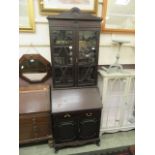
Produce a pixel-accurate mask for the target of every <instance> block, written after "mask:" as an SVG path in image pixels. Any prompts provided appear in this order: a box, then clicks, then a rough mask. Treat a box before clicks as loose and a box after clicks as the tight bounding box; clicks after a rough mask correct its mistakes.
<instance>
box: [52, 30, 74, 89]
mask: <svg viewBox="0 0 155 155" xmlns="http://www.w3.org/2000/svg"><path fill="white" fill-rule="evenodd" d="M51 37H52V38H51V44H52V52H51V53H52V65H53V75H54V76H53V84H54V87H72V86H74V85H75V80H74V79H75V78H74V77H75V73H74V72H75V71H74V52H73V51H74V31H72V30H53V31H52V34H51Z"/></svg>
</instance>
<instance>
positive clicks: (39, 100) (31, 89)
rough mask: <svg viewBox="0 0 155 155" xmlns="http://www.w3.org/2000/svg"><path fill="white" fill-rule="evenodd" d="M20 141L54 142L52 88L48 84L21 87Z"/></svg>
mask: <svg viewBox="0 0 155 155" xmlns="http://www.w3.org/2000/svg"><path fill="white" fill-rule="evenodd" d="M19 112H20V116H19V143H20V144H27V143H32V142H40V141H48V142H49V144H50V143H51V142H52V141H51V140H52V132H51V113H50V88H49V86H48V85H32V86H26V87H20V94H19Z"/></svg>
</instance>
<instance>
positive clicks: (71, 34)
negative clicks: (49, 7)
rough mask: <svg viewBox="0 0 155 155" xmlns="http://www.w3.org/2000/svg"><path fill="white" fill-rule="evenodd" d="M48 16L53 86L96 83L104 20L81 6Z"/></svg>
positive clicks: (80, 85) (90, 84)
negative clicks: (102, 22)
mask: <svg viewBox="0 0 155 155" xmlns="http://www.w3.org/2000/svg"><path fill="white" fill-rule="evenodd" d="M47 18H48V21H49V31H50V48H51V58H52V76H53V87H54V88H64V87H82V86H94V85H96V84H97V65H98V50H99V36H100V29H101V20H102V19H101V18H100V17H96V16H93V15H91V14H89V13H83V12H81V11H80V10H79V9H78V8H73V9H71V10H70V11H68V12H64V13H61V14H59V15H53V16H48V17H47Z"/></svg>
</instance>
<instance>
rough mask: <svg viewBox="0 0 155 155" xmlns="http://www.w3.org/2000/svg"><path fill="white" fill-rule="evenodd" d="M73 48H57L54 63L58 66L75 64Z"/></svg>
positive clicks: (54, 53)
mask: <svg viewBox="0 0 155 155" xmlns="http://www.w3.org/2000/svg"><path fill="white" fill-rule="evenodd" d="M71 47H72V46H68V47H55V48H54V52H53V55H54V63H55V64H57V65H69V64H73V51H72V48H71Z"/></svg>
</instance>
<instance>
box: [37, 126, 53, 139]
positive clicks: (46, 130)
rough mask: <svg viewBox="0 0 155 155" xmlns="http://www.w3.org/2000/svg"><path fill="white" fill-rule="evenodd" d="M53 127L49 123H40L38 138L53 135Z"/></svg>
mask: <svg viewBox="0 0 155 155" xmlns="http://www.w3.org/2000/svg"><path fill="white" fill-rule="evenodd" d="M51 132H52V131H51V125H50V124H49V123H40V124H39V125H38V131H37V134H38V137H46V136H49V135H51Z"/></svg>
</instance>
